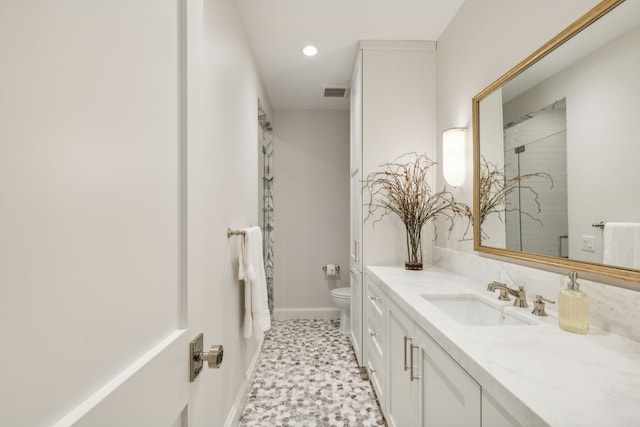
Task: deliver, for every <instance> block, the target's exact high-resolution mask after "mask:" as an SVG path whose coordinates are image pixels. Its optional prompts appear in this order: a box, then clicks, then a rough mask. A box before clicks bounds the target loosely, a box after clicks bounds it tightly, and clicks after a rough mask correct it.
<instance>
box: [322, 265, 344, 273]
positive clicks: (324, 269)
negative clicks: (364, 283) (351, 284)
mask: <svg viewBox="0 0 640 427" xmlns="http://www.w3.org/2000/svg"><path fill="white" fill-rule="evenodd" d="M322 271H325V272H326V271H327V266H326V265H323V266H322ZM338 271H340V266H339V265H336V273H337V272H338Z"/></svg>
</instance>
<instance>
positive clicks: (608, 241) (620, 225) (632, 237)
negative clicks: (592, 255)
mask: <svg viewBox="0 0 640 427" xmlns="http://www.w3.org/2000/svg"><path fill="white" fill-rule="evenodd" d="M603 241H604V243H603V256H602V258H603V260H602V262H603V263H604V264H607V265H615V266H618V267H627V268H635V269H640V223H637V222H607V223H606V224H605V226H604V236H603Z"/></svg>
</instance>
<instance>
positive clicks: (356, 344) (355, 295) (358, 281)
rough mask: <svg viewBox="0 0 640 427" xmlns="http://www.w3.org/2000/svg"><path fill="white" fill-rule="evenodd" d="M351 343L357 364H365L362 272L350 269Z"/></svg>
mask: <svg viewBox="0 0 640 427" xmlns="http://www.w3.org/2000/svg"><path fill="white" fill-rule="evenodd" d="M350 274H351V302H350V304H351V344H352V345H353V351H354V352H355V354H356V359H357V360H358V365H359V366H365V361H364V359H363V341H362V337H363V335H362V334H363V317H364V316H363V313H362V310H363V300H364V296H363V293H364V292H363V288H362V274H360V272H359V271H357V270H354V269H351V272H350Z"/></svg>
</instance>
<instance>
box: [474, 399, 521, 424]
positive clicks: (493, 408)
mask: <svg viewBox="0 0 640 427" xmlns="http://www.w3.org/2000/svg"><path fill="white" fill-rule="evenodd" d="M482 425H483V426H484V427H520V426H521V425H522V424H520V423H519V422H518V421H516V420H515V418H513V417H512V416H511V414H509V412H507V410H506V409H505V408H504V407H502V405H500V404H499V403H498V402H496V400H495V399H494V398H493V396H491V395H490V394H489V393H487V392H486V391H485V390H482Z"/></svg>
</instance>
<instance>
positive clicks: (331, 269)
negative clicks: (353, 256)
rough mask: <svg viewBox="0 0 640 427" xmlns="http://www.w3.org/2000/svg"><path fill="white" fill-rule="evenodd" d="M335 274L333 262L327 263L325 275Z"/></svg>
mask: <svg viewBox="0 0 640 427" xmlns="http://www.w3.org/2000/svg"><path fill="white" fill-rule="evenodd" d="M335 275H336V266H335V265H333V264H327V276H335Z"/></svg>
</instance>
